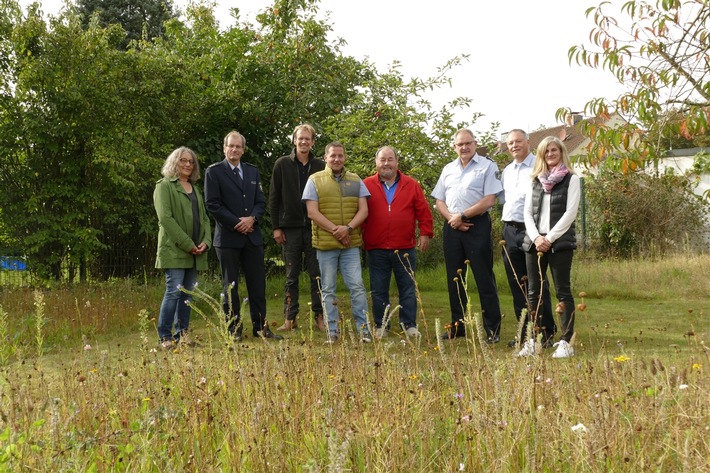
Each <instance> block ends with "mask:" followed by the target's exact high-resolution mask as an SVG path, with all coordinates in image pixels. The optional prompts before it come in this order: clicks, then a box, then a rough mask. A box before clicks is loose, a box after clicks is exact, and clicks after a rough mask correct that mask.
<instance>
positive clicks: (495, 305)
mask: <svg viewBox="0 0 710 473" xmlns="http://www.w3.org/2000/svg"><path fill="white" fill-rule="evenodd" d="M477 145H478V144H477V142H476V138H475V137H474V135H473V132H471V130H468V129H465V128H464V129H461V130H458V131H457V132H456V134H454V150H455V151H456V154H458V157H457V158H456V160H454V161H452V162H450V163H449V164H447V165H446V166H444V169H443V170H442V171H441V176H439V180H438V182H437V183H436V186H435V187H434V191H433V192H432V194H431V195H432V197H434V198H435V199H436V210H437V211H438V212H439V213H440V214H441V215H442V217H444V219H445V220H446V223H445V224H444V229H443V235H444V260H445V262H446V278H447V283H448V289H449V306H450V308H451V328H450V330H449V331H448V332H447V333H445V334H444V336H443V338H445V339H453V338H456V337H463V336H465V334H466V328H465V327H464V324H463V318H464V315H465V314H466V306H467V304H468V296H467V294H466V291H465V289H466V282H465V278H466V272H467V266H466V261H468V262H469V263H470V267H471V270H472V272H473V277H474V279H475V280H476V286H477V287H478V296H479V298H480V300H481V311H482V314H483V326H484V328H485V330H486V336H487V342H488V343H497V342H499V341H500V321H501V315H500V302H499V301H498V291H497V289H496V280H495V275H494V274H493V241H492V240H491V216H490V214H489V213H488V211H489V210H490V209H491V207H493V204H494V203H495V201H496V195H497V194H499V193H500V192H501V191H502V190H503V187H502V185H501V183H500V181H499V180H498V177H497V173H498V168H497V166H496V165H495V163H494V162H493V161H491V160H489V159H487V158H484V157H482V156H479V155H478V154H477V153H476V147H477Z"/></svg>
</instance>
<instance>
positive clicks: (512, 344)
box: [508, 340, 518, 348]
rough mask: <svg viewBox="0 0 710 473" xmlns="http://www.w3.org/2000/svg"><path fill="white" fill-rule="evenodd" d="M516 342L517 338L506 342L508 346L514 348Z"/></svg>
mask: <svg viewBox="0 0 710 473" xmlns="http://www.w3.org/2000/svg"><path fill="white" fill-rule="evenodd" d="M517 343H518V341H517V340H511V341H509V342H508V348H515V345H516V344H517Z"/></svg>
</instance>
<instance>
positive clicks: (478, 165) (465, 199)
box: [431, 153, 503, 214]
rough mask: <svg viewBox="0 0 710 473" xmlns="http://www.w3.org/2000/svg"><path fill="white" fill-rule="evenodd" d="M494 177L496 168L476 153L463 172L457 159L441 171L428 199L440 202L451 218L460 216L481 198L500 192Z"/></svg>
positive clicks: (497, 181)
mask: <svg viewBox="0 0 710 473" xmlns="http://www.w3.org/2000/svg"><path fill="white" fill-rule="evenodd" d="M497 173H498V167H497V166H496V164H495V163H494V162H493V161H491V160H490V159H487V158H484V157H482V156H479V155H478V153H476V154H474V155H473V157H472V158H471V161H469V163H468V165H466V167H465V168H464V167H461V159H460V158H456V159H455V160H454V161H452V162H450V163H449V164H447V165H446V166H444V169H442V171H441V176H439V180H438V181H437V183H436V186H435V187H434V190H433V191H432V193H431V196H432V197H434V198H435V199H438V200H443V201H444V202H445V203H446V207H448V209H449V212H451V213H452V214H455V213H461V212H463V211H464V210H466V209H467V208H469V207H471V206H472V205H474V204H475V203H477V202H478V201H479V200H481V199H482V198H483V197H485V196H487V195H491V194H499V193H500V192H501V191H502V190H503V186H502V185H501V183H500V180H498V177H497V176H496V174H497ZM486 210H490V208H488V209H486Z"/></svg>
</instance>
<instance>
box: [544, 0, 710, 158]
mask: <svg viewBox="0 0 710 473" xmlns="http://www.w3.org/2000/svg"><path fill="white" fill-rule="evenodd" d="M609 6H610V2H607V1H605V2H602V3H601V4H599V5H598V6H596V7H591V8H589V9H588V10H587V12H586V15H587V17H591V18H593V20H594V24H595V27H594V28H593V29H592V30H591V32H590V34H589V40H590V43H591V44H590V45H588V46H585V45H577V46H573V47H571V48H570V50H569V60H570V63H576V64H578V65H583V66H586V67H591V68H598V67H601V68H603V69H606V70H608V71H609V72H611V73H612V74H614V75H615V76H616V78H617V79H618V81H619V82H620V83H621V84H624V85H626V86H627V88H628V91H627V92H625V93H623V94H621V95H620V96H619V97H617V98H615V99H613V100H607V99H605V98H595V99H592V100H591V101H589V102H588V103H587V104H586V105H585V108H584V111H585V113H586V114H587V115H593V116H597V117H601V118H606V117H609V116H611V114H613V113H614V112H618V113H619V114H620V115H621V116H622V117H624V118H625V119H626V120H627V122H626V123H623V124H619V125H615V126H608V125H604V124H603V123H599V121H596V120H589V121H586V122H585V124H584V126H583V132H584V133H585V134H587V135H588V136H589V137H590V138H591V143H590V146H589V149H588V155H587V159H586V163H587V164H589V165H596V164H599V163H600V162H602V160H606V162H607V164H610V165H612V166H613V167H615V168H620V169H621V170H623V171H625V172H626V171H629V170H633V169H638V168H641V167H643V165H644V164H645V163H647V162H648V161H656V160H658V159H659V158H660V157H661V156H662V152H663V148H664V145H665V142H664V140H663V137H664V136H668V134H669V133H670V134H673V135H676V136H682V137H684V138H685V139H687V140H690V141H692V140H693V139H694V138H696V137H701V136H703V135H708V134H710V131H709V130H710V127H709V125H708V123H709V122H710V80H709V79H710V56H709V55H708V44H709V43H710V29H709V28H710V3H709V2H708V0H686V1H681V0H657V1H656V2H655V3H650V2H646V1H643V0H632V1H628V2H626V3H624V5H623V7H622V8H621V12H622V13H623V14H624V15H625V16H626V18H622V19H617V18H616V17H614V16H611V15H608V14H607V13H606V11H607V8H608V7H609ZM568 114H569V110H568V109H560V110H558V111H557V118H558V119H560V120H565V118H566V115H568Z"/></svg>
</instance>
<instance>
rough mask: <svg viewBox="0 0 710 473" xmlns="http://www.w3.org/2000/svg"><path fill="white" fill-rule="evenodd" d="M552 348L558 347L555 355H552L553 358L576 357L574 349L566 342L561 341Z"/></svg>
mask: <svg viewBox="0 0 710 473" xmlns="http://www.w3.org/2000/svg"><path fill="white" fill-rule="evenodd" d="M552 346H553V347H557V350H555V353H553V354H552V358H569V357H570V356H573V355H574V348H572V346H571V345H570V344H569V343H567V342H566V341H565V340H560V341H559V342H557V343H555V344H554V345H552Z"/></svg>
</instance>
